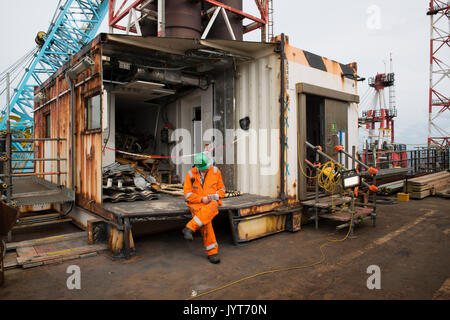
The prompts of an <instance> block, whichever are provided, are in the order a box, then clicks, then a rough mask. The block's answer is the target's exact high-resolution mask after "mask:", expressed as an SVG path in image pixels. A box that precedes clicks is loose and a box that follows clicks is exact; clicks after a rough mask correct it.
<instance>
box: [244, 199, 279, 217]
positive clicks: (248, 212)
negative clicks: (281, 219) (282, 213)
mask: <svg viewBox="0 0 450 320" xmlns="http://www.w3.org/2000/svg"><path fill="white" fill-rule="evenodd" d="M282 205H283V202H274V203H271V204H265V205H260V206H253V207H251V208H247V209H241V210H239V213H240V215H241V216H242V217H246V216H250V215H253V214H257V213H264V212H269V211H272V210H273V209H275V208H279V207H281V206H282Z"/></svg>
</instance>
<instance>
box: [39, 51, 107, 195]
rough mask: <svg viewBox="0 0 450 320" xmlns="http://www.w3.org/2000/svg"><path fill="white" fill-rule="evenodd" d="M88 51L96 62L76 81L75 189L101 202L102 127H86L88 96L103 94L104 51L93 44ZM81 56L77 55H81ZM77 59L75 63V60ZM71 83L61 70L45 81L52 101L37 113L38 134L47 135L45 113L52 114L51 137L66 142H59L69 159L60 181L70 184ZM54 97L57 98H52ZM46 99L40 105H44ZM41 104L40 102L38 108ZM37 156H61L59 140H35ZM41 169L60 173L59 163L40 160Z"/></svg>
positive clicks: (61, 150) (45, 86)
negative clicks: (89, 130) (90, 128)
mask: <svg viewBox="0 0 450 320" xmlns="http://www.w3.org/2000/svg"><path fill="white" fill-rule="evenodd" d="M89 54H90V55H91V57H92V58H93V59H94V61H95V65H94V67H93V69H92V70H91V69H90V70H88V71H86V72H84V73H82V74H81V75H80V76H79V77H78V79H76V81H75V83H76V84H77V86H76V89H75V105H76V112H75V114H76V122H75V134H76V139H75V147H76V150H77V151H76V158H75V159H76V165H75V168H76V172H75V188H76V194H77V197H80V196H81V197H83V198H84V199H86V200H88V201H95V202H96V203H101V199H102V180H101V179H102V174H101V173H102V167H101V161H102V133H101V129H100V130H97V131H92V132H87V131H86V130H85V122H84V119H85V110H84V109H85V106H84V103H85V99H86V98H87V97H88V96H90V95H92V94H95V93H101V92H102V87H101V53H100V46H98V45H94V46H93V47H92V48H91V50H90V51H89ZM79 57H80V55H77V58H79ZM76 62H77V60H76V59H75V60H74V61H73V63H76ZM68 89H69V85H68V83H67V81H66V79H65V77H64V74H63V73H61V72H58V73H57V75H56V76H54V77H53V78H52V80H51V81H48V82H46V83H45V85H44V86H43V87H41V88H40V92H42V93H44V94H45V96H46V100H45V101H51V102H50V103H48V104H47V105H45V106H44V107H43V108H41V109H39V110H37V111H36V112H35V115H34V123H35V137H36V138H44V137H45V116H46V115H47V114H48V113H50V119H51V126H50V128H51V138H57V137H59V138H64V139H66V141H60V142H59V156H60V157H61V158H66V159H67V161H61V171H62V172H66V174H64V175H61V184H62V185H64V186H65V187H68V188H70V187H71V165H70V159H71V149H70V148H71V142H70V133H71V132H70V121H71V105H70V103H71V100H70V91H69V90H68ZM52 99H54V100H52ZM45 101H43V102H42V103H41V104H42V105H43V104H45V103H46V102H45ZM41 104H37V105H36V108H39V107H40V106H41ZM35 150H36V155H35V156H36V157H37V158H44V157H45V158H58V147H57V142H36V143H35ZM36 171H38V172H57V162H44V163H42V162H39V163H37V164H36ZM45 179H47V180H49V181H51V182H54V183H57V181H58V180H57V179H58V177H57V176H47V177H45Z"/></svg>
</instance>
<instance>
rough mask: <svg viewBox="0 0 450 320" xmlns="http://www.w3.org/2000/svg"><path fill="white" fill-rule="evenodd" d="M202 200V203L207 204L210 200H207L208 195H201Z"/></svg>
mask: <svg viewBox="0 0 450 320" xmlns="http://www.w3.org/2000/svg"><path fill="white" fill-rule="evenodd" d="M202 202H203V203H204V204H208V203H210V202H211V200H209V199H208V197H203V198H202Z"/></svg>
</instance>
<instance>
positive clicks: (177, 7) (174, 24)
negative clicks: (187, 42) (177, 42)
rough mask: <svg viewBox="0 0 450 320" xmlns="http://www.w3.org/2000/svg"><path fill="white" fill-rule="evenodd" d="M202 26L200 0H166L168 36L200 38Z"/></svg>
mask: <svg viewBox="0 0 450 320" xmlns="http://www.w3.org/2000/svg"><path fill="white" fill-rule="evenodd" d="M201 26H202V15H201V2H200V1H192V0H166V37H173V38H190V39H199V38H200V37H201Z"/></svg>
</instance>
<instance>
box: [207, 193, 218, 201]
mask: <svg viewBox="0 0 450 320" xmlns="http://www.w3.org/2000/svg"><path fill="white" fill-rule="evenodd" d="M208 199H209V200H210V201H219V200H220V197H219V195H218V194H210V195H208Z"/></svg>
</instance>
